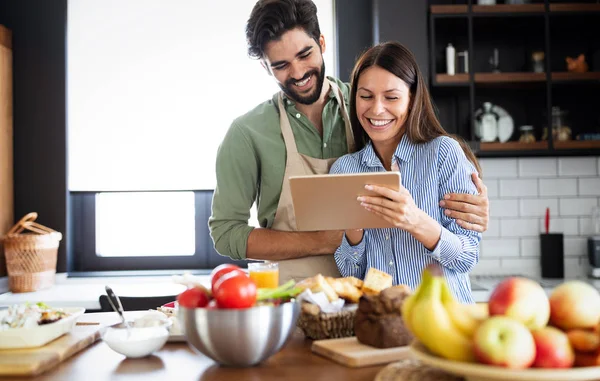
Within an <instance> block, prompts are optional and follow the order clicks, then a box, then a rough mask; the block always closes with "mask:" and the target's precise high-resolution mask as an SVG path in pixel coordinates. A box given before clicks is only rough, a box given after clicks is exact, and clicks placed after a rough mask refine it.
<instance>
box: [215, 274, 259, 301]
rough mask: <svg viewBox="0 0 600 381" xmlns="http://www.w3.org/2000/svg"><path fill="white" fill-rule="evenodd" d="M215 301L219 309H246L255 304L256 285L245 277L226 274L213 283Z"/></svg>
mask: <svg viewBox="0 0 600 381" xmlns="http://www.w3.org/2000/svg"><path fill="white" fill-rule="evenodd" d="M213 295H214V297H215V300H216V301H217V305H218V306H219V307H220V308H248V307H252V306H253V305H254V303H255V302H256V283H254V281H253V280H252V279H250V278H249V277H248V276H247V275H245V274H244V275H240V274H236V273H230V274H227V275H225V276H223V277H221V279H219V280H218V281H217V283H215V292H214V294H213Z"/></svg>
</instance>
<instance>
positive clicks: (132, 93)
mask: <svg viewBox="0 0 600 381" xmlns="http://www.w3.org/2000/svg"><path fill="white" fill-rule="evenodd" d="M254 3H255V1H254V0H237V1H235V2H231V1H200V0H102V1H98V0H70V1H69V2H68V28H67V30H68V33H67V39H68V42H67V65H68V70H67V81H68V84H67V90H68V101H67V115H68V179H69V190H71V191H120V190H139V191H146V190H182V189H183V190H199V189H213V188H214V186H215V174H214V168H215V156H216V151H217V148H218V145H219V143H220V142H221V140H222V138H223V136H224V134H225V132H226V130H227V128H228V127H229V125H230V123H231V121H232V120H233V119H234V118H235V117H237V116H239V115H241V114H243V113H245V112H247V111H249V110H250V109H252V108H253V107H254V106H256V105H257V104H258V103H260V102H263V101H265V100H267V99H269V98H270V97H271V96H272V94H273V93H275V92H276V91H278V90H279V88H278V86H277V85H276V84H275V82H274V81H273V79H272V78H270V77H269V76H268V75H267V73H266V72H265V71H264V69H263V68H262V67H261V65H260V63H259V62H258V61H255V60H252V59H250V58H248V56H247V49H246V40H245V25H246V21H247V19H248V16H249V15H250V11H251V9H252V7H253V6H254ZM315 4H316V5H317V7H318V15H319V22H320V26H321V32H322V33H323V34H324V35H325V40H326V43H327V49H326V52H325V65H326V68H327V69H326V70H327V74H328V75H335V74H336V73H335V63H334V52H335V50H336V47H335V36H334V28H333V25H334V22H333V21H334V16H333V0H315Z"/></svg>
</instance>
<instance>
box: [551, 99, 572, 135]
mask: <svg viewBox="0 0 600 381" xmlns="http://www.w3.org/2000/svg"><path fill="white" fill-rule="evenodd" d="M568 113H569V112H568V111H566V110H561V109H560V107H558V106H553V107H552V139H554V140H556V141H565V140H571V128H570V127H569V125H568V122H567V114H568Z"/></svg>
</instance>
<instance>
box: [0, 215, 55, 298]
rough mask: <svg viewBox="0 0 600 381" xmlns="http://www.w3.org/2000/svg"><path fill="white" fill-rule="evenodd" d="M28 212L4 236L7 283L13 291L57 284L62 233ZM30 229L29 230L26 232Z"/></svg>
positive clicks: (28, 290)
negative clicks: (57, 262)
mask: <svg viewBox="0 0 600 381" xmlns="http://www.w3.org/2000/svg"><path fill="white" fill-rule="evenodd" d="M36 218H37V213H29V214H27V215H26V216H25V217H23V218H22V219H21V220H20V221H19V222H17V223H16V224H15V226H13V227H12V228H11V229H10V230H9V231H8V233H7V234H6V236H5V237H4V239H3V242H4V254H5V257H6V268H7V270H8V285H9V287H10V290H11V291H12V292H15V293H17V292H31V291H37V290H42V289H44V288H49V287H51V286H52V285H54V278H55V275H56V260H57V253H58V245H59V242H60V240H61V239H62V234H61V233H59V232H57V231H55V230H52V229H50V228H48V227H46V226H44V225H40V224H38V223H37V222H34V221H35V219H36ZM25 230H28V232H24V231H25Z"/></svg>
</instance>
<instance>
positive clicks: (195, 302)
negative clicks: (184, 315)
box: [177, 287, 210, 308]
mask: <svg viewBox="0 0 600 381" xmlns="http://www.w3.org/2000/svg"><path fill="white" fill-rule="evenodd" d="M209 300H210V298H209V297H208V294H207V293H206V292H205V291H204V290H203V289H201V288H197V287H192V288H188V289H187V290H185V291H184V292H182V293H181V294H179V295H178V296H177V302H178V303H179V305H180V306H182V307H184V308H201V307H205V306H206V305H207V304H208V302H209Z"/></svg>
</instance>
